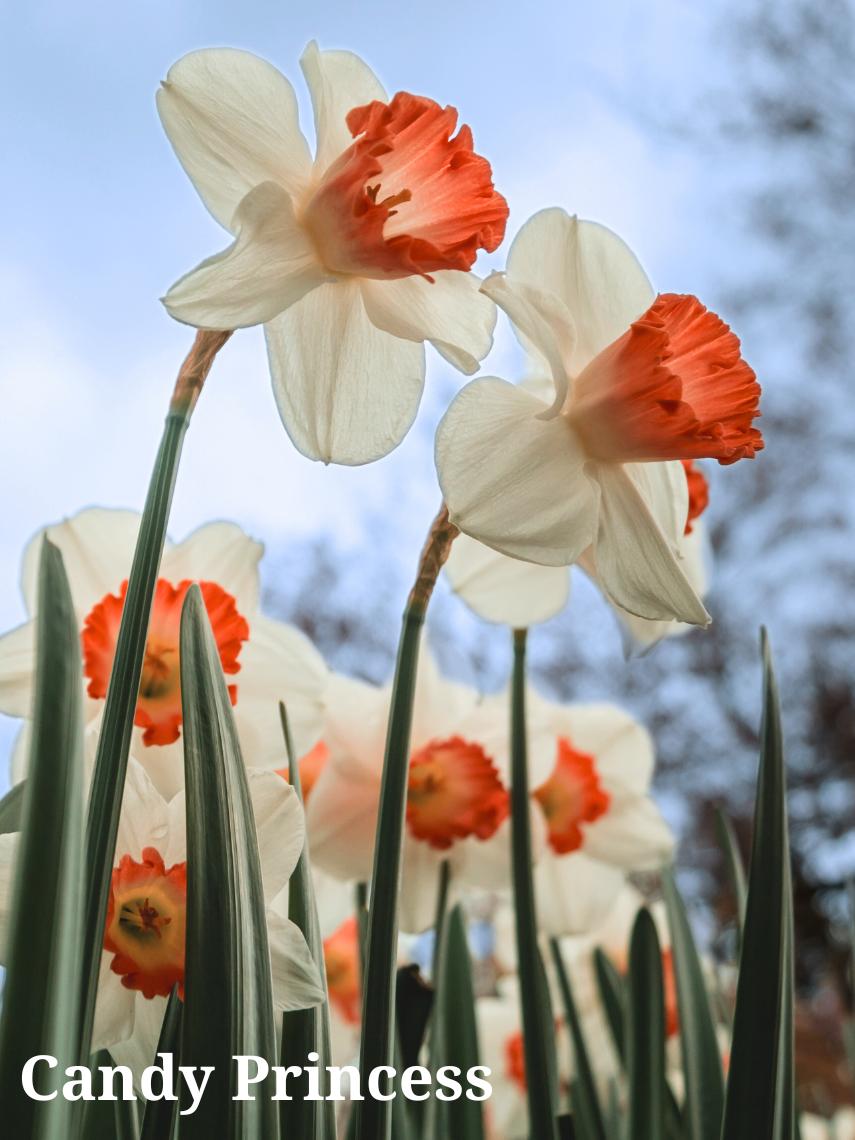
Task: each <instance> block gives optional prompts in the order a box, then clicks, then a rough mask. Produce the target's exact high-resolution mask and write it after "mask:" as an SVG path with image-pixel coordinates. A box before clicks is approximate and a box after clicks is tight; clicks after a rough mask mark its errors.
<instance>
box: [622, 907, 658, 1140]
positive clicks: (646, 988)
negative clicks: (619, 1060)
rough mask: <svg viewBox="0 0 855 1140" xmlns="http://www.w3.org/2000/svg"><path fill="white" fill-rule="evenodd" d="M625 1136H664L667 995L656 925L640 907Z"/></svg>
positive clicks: (632, 972)
mask: <svg viewBox="0 0 855 1140" xmlns="http://www.w3.org/2000/svg"><path fill="white" fill-rule="evenodd" d="M628 998H629V1000H628V1002H627V1014H628V1016H627V1025H626V1054H627V1074H628V1078H629V1127H628V1132H627V1140H661V1136H662V1131H663V1123H664V1115H665V1114H664V1107H665V996H664V987H663V984H662V952H661V950H660V947H659V938H658V936H657V934H656V924H655V923H654V921H653V919H652V918H651V917H650V912H649V911H648V910H647V909H646V908H644V907H642V909H641V910H640V911H639V912H638V915H637V916H636V919H635V925H634V926H633V928H632V938H631V939H630V946H629V979H628Z"/></svg>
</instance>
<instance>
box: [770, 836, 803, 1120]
mask: <svg viewBox="0 0 855 1140" xmlns="http://www.w3.org/2000/svg"><path fill="white" fill-rule="evenodd" d="M784 870H785V872H786V882H785V887H784V899H785V903H786V909H785V914H784V990H783V994H782V998H781V1038H780V1043H779V1046H778V1084H777V1096H776V1104H775V1137H774V1140H796V1138H797V1137H798V1135H799V1113H798V1107H797V1104H796V1063H795V1009H794V1001H795V974H794V970H795V955H794V932H793V887H792V876H791V872H790V864H789V859H788V860H787V863H786V864H785V868H784Z"/></svg>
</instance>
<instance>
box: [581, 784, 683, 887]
mask: <svg viewBox="0 0 855 1140" xmlns="http://www.w3.org/2000/svg"><path fill="white" fill-rule="evenodd" d="M674 843H675V840H674V836H673V834H672V832H671V829H670V828H669V827H668V825H667V823H666V822H665V820H664V819H663V818H662V816H661V815H660V814H659V809H658V808H657V807H656V804H654V802H653V800H650V799H647V798H646V797H645V798H644V799H640V800H637V801H636V803H634V804H633V805H632V806H631V807H629V808H627V809H626V811H621V812H606V814H605V815H603V816H601V817H600V818H599V819H597V820H595V821H594V822H593V823H591V824H588V825H587V826H586V827H585V854H586V855H589V856H590V857H591V858H592V859H600V860H602V861H603V862H604V863H610V864H612V865H613V866H617V867H623V868H624V869H625V870H627V871H653V870H656V869H657V868H659V867H663V866H664V865H665V864H666V863H668V862H669V861H670V859H671V856H672V854H673V852H674Z"/></svg>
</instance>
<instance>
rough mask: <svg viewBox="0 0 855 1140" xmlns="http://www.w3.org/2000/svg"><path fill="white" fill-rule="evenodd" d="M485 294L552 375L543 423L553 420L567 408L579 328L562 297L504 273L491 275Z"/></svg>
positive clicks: (541, 415)
mask: <svg viewBox="0 0 855 1140" xmlns="http://www.w3.org/2000/svg"><path fill="white" fill-rule="evenodd" d="M481 292H482V293H484V294H486V295H487V296H488V297H490V298H492V300H494V301H495V302H496V304H497V305H499V306H500V307H501V308H503V309H504V310H505V312H506V313H507V314H508V316H509V317H510V319H511V321H512V323H513V324H514V326H515V327H516V328H517V329H518V330H519V332H520V333H522V335H523V337H524V338H525V340H526V341H528V342H530V343H531V344H533V345H534V346H535V348H536V349H537V350H538V351H539V352H540V353H541V355H542V357H543V359H544V360H545V361H546V362H547V365H548V367H549V370H550V372H551V374H552V383H553V387H554V398H552V397H551V400H552V402H551V406H550V408H549V409H548V411H545V412H540V413H539V418H540V419H542V420H547V419H550V420H551V419H553V418H554V417H555V416H557V415H558V413H559V412H560V411H561V409H562V408H563V407H564V402H565V400H566V399H567V392H568V390H569V387H570V375H571V374H572V373H571V371H570V364H571V361H572V359H573V352H574V350H575V347H576V325H575V323H574V321H573V316H572V314H571V313H570V310H569V309H568V308H567V306H566V305H565V304H564V302H563V301H562V300H561V298H560V297H557V296H556V295H555V294H554V293H549V292H546V291H544V290H543V289H538V288H537V287H536V286H534V285H530V284H528V283H527V282H525V281H517V280H515V279H514V278H511V277H508V276H507V275H506V274H504V273H491V274H490V276H489V277H488V278H487V280H486V281H485V282H484V284H483V285H482V286H481Z"/></svg>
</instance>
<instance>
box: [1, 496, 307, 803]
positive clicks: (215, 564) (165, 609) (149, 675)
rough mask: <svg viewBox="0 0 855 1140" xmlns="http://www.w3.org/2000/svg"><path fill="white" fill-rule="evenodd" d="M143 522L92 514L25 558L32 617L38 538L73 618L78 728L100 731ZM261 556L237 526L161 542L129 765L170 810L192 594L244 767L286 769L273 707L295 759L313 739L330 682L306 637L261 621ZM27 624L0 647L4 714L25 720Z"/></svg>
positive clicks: (29, 665) (20, 761) (56, 530)
mask: <svg viewBox="0 0 855 1140" xmlns="http://www.w3.org/2000/svg"><path fill="white" fill-rule="evenodd" d="M139 522H140V516H139V515H138V514H137V513H136V512H135V511H125V510H104V509H102V508H94V507H93V508H89V509H87V510H83V511H80V512H79V513H78V514H76V515H74V516H73V517H72V518H69V519H65V520H64V521H63V522H61V523H57V524H55V525H53V526H49V527H46V528H45V529H44V530H42V531H39V533H38V534H37V535H36V536H35V537H34V538H33V539H31V540H30V542H29V543H28V545H27V547H26V550H25V551H24V557H23V564H22V570H21V591H22V593H23V596H24V604H25V605H26V608H27V611H28V613H30V614H32V613H33V610H34V606H35V599H36V583H37V574H38V558H39V552H40V550H41V540H42V536H43V535H44V534H47V536H48V537H49V538H50V540H51V542H53V543H54V544H55V545H56V546H58V547H59V549H60V550H61V551H62V555H63V560H64V562H65V568H66V573H67V574H68V580H69V585H70V587H71V596H72V600H73V602H74V608H75V613H76V615H77V619H78V623H79V628H80V634H81V645H82V652H83V667H84V686H85V697H84V716H85V721H86V724H87V725H89V724H91V723H93V722H96V721H98V720H99V718H100V716H101V713H102V710H103V706H104V698H105V697H106V694H107V684H108V682H109V679H110V670H111V668H112V664H113V656H114V654H115V648H116V638H117V636H118V630H119V622H120V619H121V616H122V607H123V605H124V598H125V588H126V585H127V577H128V573H129V572H130V568H131V561H132V559H133V553H134V547H135V545H136V539H137V533H138V531H139ZM263 552H264V548H263V546H262V545H261V544H260V543H258V542H255V541H254V540H253V539H251V538H250V537H249V536H248V535H246V534H245V533H244V532H243V531H242V530H241V529H240V527H238V526H236V525H235V524H234V523H226V522H215V523H208V524H207V525H205V526H202V527H199V529H198V530H195V531H193V533H192V534H190V535H189V536H188V537H187V538H186V539H185V540H184V541H183V542H180V543H173V542H171V541H170V540H169V539H167V541H166V546H165V549H164V553H163V559H162V561H161V566H160V579H159V581H158V583H157V589H156V592H155V598H154V605H153V607H152V615H151V622H150V624H149V632H148V641H147V643H146V653H145V660H144V663H143V671H142V680H141V682H140V691H139V697H138V700H137V709H136V716H135V721H134V723H135V724H136V726H137V727H136V729H135V731H134V737H133V745H132V746H133V749H134V754H135V755H136V756H137V758H138V759H139V761H140V762H141V763H142V764H143V766H144V767H145V769H146V771H147V772H148V774H149V776H150V777H151V779H152V781H153V782H154V785H155V787H156V788H157V789H158V791H159V792H160V793H161V794H162V795H164V796H165V797H166V798H167V799H169V798H171V797H172V796H173V795H174V794H175V793H176V792H177V791H178V790H179V789H180V788H182V787H183V784H184V760H183V750H182V745H181V684H180V669H179V654H178V648H179V646H178V639H179V625H180V619H181V606H182V604H183V601H184V596H185V595H186V593H187V590H188V589H189V587H190V583H191V582H194V581H196V582H199V583H200V587H201V590H202V596H203V597H204V599H205V605H206V608H207V611H208V617H209V619H210V621H211V627H212V629H213V632H214V638H215V640H216V642H217V646H218V649H219V652H220V661H221V664H222V666H223V669H224V671H225V673H226V675H227V677H228V679H229V681H230V682H231V683H230V685H229V692H230V695H231V698H232V704H233V705H234V706H235V707H234V712H235V721H236V723H237V727H238V733H239V735H240V740H241V746H242V748H243V752H244V758H245V760H246V762H247V764H249V765H252V766H253V767H258V768H275V767H277V766H278V765H280V764H281V763H282V755H283V743H282V728H281V725H280V723H279V710H278V702H279V701H280V700H284V701H286V702H287V704H288V716H289V720H290V723H291V726H292V731H293V734H294V739H295V744H296V747H297V748H298V750H299V751H300V753H301V754H302V753H305V752H308V751H309V749H310V748H311V747H312V746H313V745H314V743H315V742H316V741H317V739H318V736H319V735H320V730H321V722H322V712H323V700H324V690H325V687H326V683H327V676H328V670H327V667H326V665H325V664H324V661H323V659H322V658H321V656H320V654H319V653H318V652H317V650H316V649H315V648H314V647H313V646H312V644H311V643H310V642H309V641H308V639H307V638H306V637H304V636H303V634H302V633H300V632H299V631H298V630H296V629H293V628H292V627H291V626H288V625H285V623H284V622H279V621H275V620H274V619H272V618H268V617H265V616H264V615H263V614H261V613H259V610H258V595H259V583H258V562H259V559H260V558H261V555H262V554H263ZM35 661H36V658H35V620H34V618H33V617H31V618H30V620H29V621H27V622H25V623H24V624H23V625H21V626H18V628H17V629H13V630H11V631H10V632H9V633H7V634H5V635H4V636H3V637H0V712H3V713H5V714H6V715H7V716H15V717H23V718H27V717H29V716H30V702H31V697H32V691H33V681H34V673H35ZM27 740H28V733H27V730H26V725H25V728H24V730H23V731H22V732H21V733H19V735H18V740H17V741H16V743H15V747H14V750H13V755H12V779H13V782H17V781H18V780H20V779H22V778H23V776H24V765H25V763H26V756H27Z"/></svg>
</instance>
